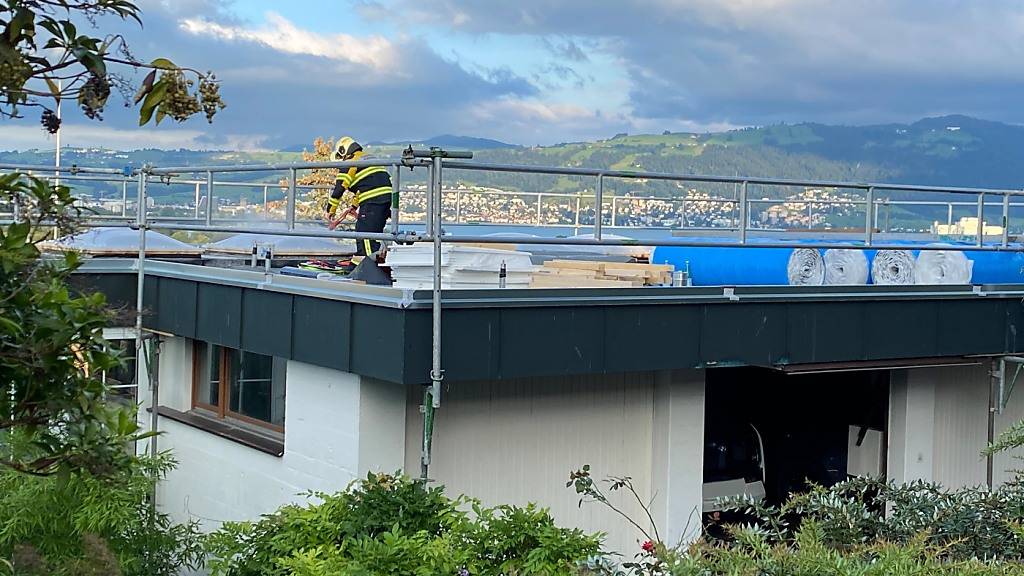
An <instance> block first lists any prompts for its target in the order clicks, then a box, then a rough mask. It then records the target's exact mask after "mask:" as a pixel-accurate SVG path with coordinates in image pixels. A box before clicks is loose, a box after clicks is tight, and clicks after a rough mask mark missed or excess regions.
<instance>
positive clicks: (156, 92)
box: [139, 78, 171, 126]
mask: <svg viewBox="0 0 1024 576" xmlns="http://www.w3.org/2000/svg"><path fill="white" fill-rule="evenodd" d="M170 85H171V84H170V82H169V81H168V80H166V79H164V78H161V79H160V81H159V82H157V83H156V84H154V85H153V89H152V90H150V92H149V94H147V95H146V99H145V100H143V101H142V108H141V109H140V110H139V126H145V125H146V124H147V123H149V121H150V119H152V118H153V112H154V111H155V110H156V107H157V106H158V105H160V103H161V102H163V100H164V96H166V95H167V89H168V88H169V87H170Z"/></svg>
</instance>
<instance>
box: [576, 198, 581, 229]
mask: <svg viewBox="0 0 1024 576" xmlns="http://www.w3.org/2000/svg"><path fill="white" fill-rule="evenodd" d="M579 233H580V195H579V194H577V195H576V234H579Z"/></svg>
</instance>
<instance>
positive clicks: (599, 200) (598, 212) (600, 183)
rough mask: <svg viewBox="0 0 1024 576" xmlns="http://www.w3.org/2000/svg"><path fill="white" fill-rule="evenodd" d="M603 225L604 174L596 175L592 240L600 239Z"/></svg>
mask: <svg viewBox="0 0 1024 576" xmlns="http://www.w3.org/2000/svg"><path fill="white" fill-rule="evenodd" d="M603 225H604V174H598V175H597V192H596V193H595V195H594V238H595V239H597V240H600V239H601V227H602V226H603Z"/></svg>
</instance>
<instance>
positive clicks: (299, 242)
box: [203, 233, 355, 256]
mask: <svg viewBox="0 0 1024 576" xmlns="http://www.w3.org/2000/svg"><path fill="white" fill-rule="evenodd" d="M256 244H269V245H272V246H273V247H274V248H273V251H274V255H275V256H287V255H297V256H345V255H349V254H352V253H353V252H355V242H353V241H346V242H340V241H337V240H332V239H329V238H318V237H312V236H277V235H272V234H248V233H246V234H236V235H234V236H230V237H228V238H225V239H223V240H221V241H219V242H213V243H211V244H207V245H205V246H204V247H203V248H204V252H205V253H206V254H208V255H215V254H233V255H238V254H244V255H248V254H252V248H253V246H254V245H256Z"/></svg>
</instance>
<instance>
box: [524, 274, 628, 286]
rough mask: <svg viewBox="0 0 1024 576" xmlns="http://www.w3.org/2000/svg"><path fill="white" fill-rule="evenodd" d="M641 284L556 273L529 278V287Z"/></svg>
mask: <svg viewBox="0 0 1024 576" xmlns="http://www.w3.org/2000/svg"><path fill="white" fill-rule="evenodd" d="M641 285H642V284H640V283H638V282H627V281H624V280H597V279H593V278H581V277H579V276H562V275H557V274H556V275H549V274H537V275H534V277H533V278H532V279H531V280H530V288H632V287H634V286H641Z"/></svg>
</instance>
